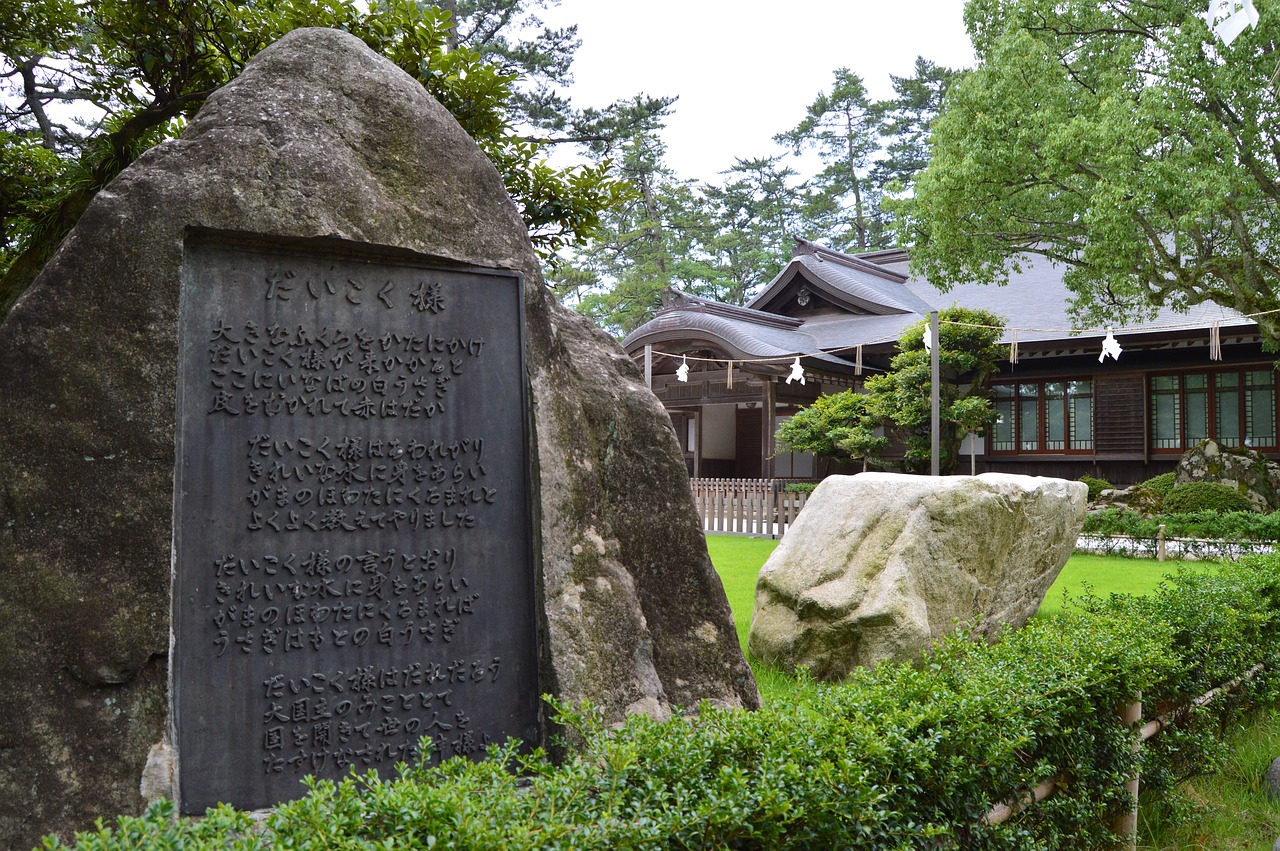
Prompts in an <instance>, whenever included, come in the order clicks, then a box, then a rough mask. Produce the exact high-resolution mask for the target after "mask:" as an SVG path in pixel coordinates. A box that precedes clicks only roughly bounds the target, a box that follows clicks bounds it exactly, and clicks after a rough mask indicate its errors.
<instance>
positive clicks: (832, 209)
mask: <svg viewBox="0 0 1280 851" xmlns="http://www.w3.org/2000/svg"><path fill="white" fill-rule="evenodd" d="M774 140H775V141H777V142H778V143H779V144H782V145H785V146H787V147H790V148H791V149H792V150H793V151H795V152H797V153H799V152H800V151H803V150H807V149H814V150H816V151H817V152H818V155H819V156H820V157H821V158H822V162H823V163H824V166H825V167H824V168H823V170H822V172H821V173H820V174H818V175H817V177H815V178H814V180H813V185H814V189H815V194H814V197H813V199H812V202H811V205H810V214H811V215H813V216H814V217H815V218H819V219H822V220H824V223H825V225H826V236H827V238H828V239H829V240H831V241H832V244H835V245H841V246H844V247H846V248H847V249H848V250H855V251H866V250H868V249H871V248H883V247H885V246H886V244H887V243H886V242H885V235H884V233H883V229H882V228H881V227H880V221H879V193H878V191H877V190H876V189H875V186H874V184H872V183H871V181H870V180H869V179H868V174H869V171H870V168H871V163H872V156H873V155H874V154H875V153H876V152H877V151H878V150H879V148H880V135H879V130H878V118H877V115H876V112H875V110H874V109H873V108H872V105H871V102H870V100H868V98H867V89H866V86H865V84H864V83H863V81H862V78H861V77H860V76H858V75H857V74H855V73H853V72H852V71H850V70H849V69H848V68H837V69H836V71H835V80H834V81H833V84H832V87H831V91H830V92H819V93H818V96H817V97H816V98H815V99H814V101H813V103H811V104H809V107H808V109H807V110H806V113H805V117H804V118H803V119H802V120H801V121H800V123H799V124H797V125H796V126H795V127H793V128H792V129H791V130H788V131H786V132H784V133H779V134H778V135H776V136H774Z"/></svg>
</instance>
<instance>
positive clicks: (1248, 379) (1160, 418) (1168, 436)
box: [1149, 369, 1276, 451]
mask: <svg viewBox="0 0 1280 851" xmlns="http://www.w3.org/2000/svg"><path fill="white" fill-rule="evenodd" d="M1149 387H1150V404H1151V441H1152V446H1153V448H1155V449H1157V450H1160V449H1164V450H1171V451H1185V450H1186V449H1188V448H1190V447H1192V446H1194V445H1195V444H1197V443H1199V442H1200V441H1201V440H1204V439H1205V438H1206V437H1212V438H1213V439H1214V440H1216V441H1218V442H1219V443H1221V444H1222V445H1223V446H1251V447H1260V448H1274V447H1275V446H1276V375H1275V373H1274V372H1273V371H1272V370H1269V369H1251V370H1222V371H1218V372H1200V373H1190V374H1187V375H1153V376H1151V379H1150V384H1149Z"/></svg>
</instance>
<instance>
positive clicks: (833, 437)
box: [776, 390, 889, 471]
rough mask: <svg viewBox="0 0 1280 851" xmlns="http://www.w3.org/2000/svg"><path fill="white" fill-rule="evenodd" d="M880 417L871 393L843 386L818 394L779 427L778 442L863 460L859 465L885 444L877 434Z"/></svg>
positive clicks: (834, 456) (831, 456)
mask: <svg viewBox="0 0 1280 851" xmlns="http://www.w3.org/2000/svg"><path fill="white" fill-rule="evenodd" d="M880 425H881V418H880V416H879V415H878V414H877V413H876V411H875V410H873V406H872V397H871V396H869V395H867V394H865V393H856V392H854V391H853V390H845V391H843V392H841V393H832V394H829V395H826V396H819V397H818V398H817V399H815V400H814V402H813V404H811V405H809V406H807V407H805V408H803V409H802V410H801V411H799V412H798V413H797V414H795V415H794V416H792V417H791V418H790V419H788V420H787V421H786V422H784V423H783V424H782V425H781V426H779V427H778V433H777V436H776V439H777V442H778V445H779V446H781V447H783V448H785V449H789V450H791V451H793V452H812V453H813V454H814V455H819V456H821V457H824V458H829V459H832V460H834V461H846V460H854V461H858V460H860V461H862V469H863V470H864V471H865V470H866V469H867V465H868V463H869V462H870V461H871V460H872V459H873V458H875V457H876V456H877V455H879V453H880V452H881V451H882V450H883V449H884V448H885V446H887V445H888V442H889V441H888V439H887V438H885V437H884V436H883V435H882V434H876V431H877V430H878V429H879V427H880Z"/></svg>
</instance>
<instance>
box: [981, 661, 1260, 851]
mask: <svg viewBox="0 0 1280 851" xmlns="http://www.w3.org/2000/svg"><path fill="white" fill-rule="evenodd" d="M1266 668H1267V664H1266V663H1265V662H1263V663H1259V664H1257V665H1254V666H1253V667H1252V668H1250V669H1249V670H1247V671H1245V672H1244V673H1243V674H1241V675H1240V676H1238V677H1236V678H1235V679H1233V680H1231V681H1230V682H1226V683H1223V684H1222V685H1220V686H1218V687H1217V688H1215V689H1211V690H1210V691H1208V692H1206V693H1205V694H1202V695H1200V696H1199V697H1197V698H1196V699H1195V700H1193V701H1191V702H1190V703H1188V704H1187V705H1186V706H1182V707H1179V708H1178V709H1174V710H1172V711H1171V712H1167V713H1165V714H1164V715H1161V716H1160V717H1158V718H1154V719H1152V720H1150V721H1148V722H1147V723H1146V724H1143V725H1142V726H1141V727H1137V725H1138V724H1139V723H1140V722H1141V721H1142V695H1141V694H1139V695H1138V699H1137V700H1136V701H1134V702H1133V703H1130V704H1126V705H1124V706H1121V707H1119V708H1118V709H1117V710H1116V712H1117V714H1118V715H1119V717H1120V721H1121V723H1123V724H1126V725H1128V726H1130V727H1134V728H1135V729H1136V733H1137V735H1136V737H1135V739H1134V742H1133V747H1134V750H1135V751H1136V750H1138V749H1140V748H1141V747H1142V743H1143V742H1145V741H1146V740H1147V739H1150V738H1151V737H1152V736H1154V735H1156V734H1157V733H1159V732H1161V731H1163V730H1164V729H1165V728H1166V727H1168V726H1169V725H1170V724H1172V723H1173V721H1174V719H1176V718H1179V717H1181V716H1185V715H1187V714H1189V713H1191V712H1194V711H1195V710H1197V709H1200V708H1202V707H1204V706H1207V705H1208V704H1210V703H1212V702H1213V701H1214V700H1215V699H1217V698H1218V697H1219V696H1221V695H1223V694H1226V693H1228V692H1230V691H1232V690H1234V689H1236V688H1238V687H1239V686H1240V685H1242V684H1243V683H1245V682H1247V681H1248V680H1251V679H1253V678H1254V677H1255V676H1257V675H1258V674H1259V673H1261V672H1262V671H1264V670H1266ZM1059 782H1060V781H1059V779H1058V778H1057V777H1050V778H1049V779H1048V780H1046V781H1044V782H1043V783H1041V784H1040V785H1039V786H1037V787H1036V788H1034V789H1031V790H1029V791H1028V792H1027V793H1026V794H1025V795H1024V796H1023V798H1022V799H1021V800H1018V801H1012V802H1010V803H1007V804H997V805H996V806H995V807H993V808H992V809H991V811H990V812H989V813H987V814H986V816H985V817H983V822H984V823H985V824H992V825H994V824H1000V823H1002V822H1005V821H1008V820H1009V819H1010V818H1012V817H1013V816H1014V815H1016V814H1017V813H1020V812H1022V811H1023V810H1024V809H1026V808H1027V807H1030V806H1032V805H1034V804H1037V803H1039V802H1040V801H1043V800H1044V799H1045V798H1048V797H1049V796H1050V795H1052V794H1053V793H1054V791H1055V790H1056V789H1057V787H1058V783H1059ZM1138 783H1139V778H1138V774H1137V773H1136V772H1135V773H1134V774H1133V776H1131V777H1130V778H1129V781H1128V783H1126V784H1125V790H1126V791H1127V792H1128V793H1129V794H1130V795H1131V796H1132V797H1133V802H1134V803H1133V809H1132V810H1129V811H1127V812H1123V813H1120V814H1119V815H1117V816H1116V818H1115V821H1113V822H1112V825H1111V830H1112V832H1113V833H1115V834H1116V835H1117V836H1120V837H1121V838H1122V841H1121V844H1120V845H1119V846H1118V847H1119V848H1121V849H1124V851H1132V849H1135V848H1136V847H1137V833H1138Z"/></svg>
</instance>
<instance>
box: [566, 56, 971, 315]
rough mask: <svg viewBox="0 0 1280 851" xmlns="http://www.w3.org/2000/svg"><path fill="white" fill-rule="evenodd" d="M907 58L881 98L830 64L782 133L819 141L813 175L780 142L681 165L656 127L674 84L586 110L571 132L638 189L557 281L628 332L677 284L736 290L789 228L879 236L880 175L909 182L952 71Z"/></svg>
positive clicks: (769, 260) (855, 242)
mask: <svg viewBox="0 0 1280 851" xmlns="http://www.w3.org/2000/svg"><path fill="white" fill-rule="evenodd" d="M915 71H916V73H915V75H914V76H911V77H894V78H892V79H893V85H894V91H895V97H894V98H892V99H890V100H888V101H883V102H876V103H872V102H870V101H869V100H868V98H867V94H866V91H865V87H863V85H862V81H861V78H859V77H858V76H857V75H856V74H853V73H852V72H850V71H848V69H841V70H840V71H838V72H837V73H836V85H835V86H834V87H833V88H832V90H831V92H830V93H820V94H819V96H818V98H817V99H816V100H815V102H814V103H813V104H811V105H810V107H809V108H808V110H807V112H806V117H805V118H804V119H803V120H802V121H801V122H800V124H799V125H798V126H797V127H796V128H794V129H793V130H791V131H789V132H787V133H783V134H779V136H778V137H777V140H778V141H779V142H781V143H783V144H784V145H785V147H786V148H787V149H789V150H791V151H796V152H798V151H802V150H806V149H809V148H816V149H818V150H819V151H820V152H821V153H822V156H823V159H824V161H825V163H826V165H825V167H824V169H823V171H822V173H821V174H819V175H817V176H816V177H813V178H811V179H808V180H805V179H803V178H802V176H801V175H800V174H798V173H797V172H796V171H795V169H793V168H792V167H791V166H790V165H789V164H787V162H786V161H785V159H784V157H785V154H778V155H774V156H755V157H743V156H737V157H735V158H734V159H733V161H732V164H731V165H730V166H729V167H728V168H726V169H725V170H724V171H721V172H720V174H719V177H718V179H715V180H706V181H693V180H682V179H680V178H679V177H677V176H676V175H675V174H674V173H673V172H672V171H671V170H670V168H669V167H668V166H667V164H666V162H665V148H664V146H663V143H662V140H661V133H662V130H663V126H664V124H665V121H666V119H667V118H668V115H669V112H670V110H671V109H672V108H673V107H674V99H672V98H666V99H658V98H651V99H647V103H646V102H645V101H644V100H641V99H637V100H635V101H632V102H620V103H618V104H614V105H613V106H611V107H610V108H608V109H606V110H604V111H602V112H601V113H599V114H595V113H593V111H591V110H584V111H583V112H582V113H581V114H580V115H579V117H578V118H577V119H575V120H574V121H573V122H571V123H570V124H569V125H566V127H567V129H568V132H570V133H571V134H576V137H577V138H580V139H585V140H589V146H590V148H591V150H592V151H593V152H594V154H595V155H596V156H597V157H605V156H609V157H612V160H613V163H614V169H615V171H614V174H615V175H616V176H617V177H618V178H619V179H621V180H625V181H628V182H629V183H630V184H632V185H633V186H634V187H635V188H636V195H635V196H634V197H633V198H631V199H629V202H628V203H624V204H623V205H621V206H619V207H617V208H615V209H613V210H610V211H609V212H608V213H606V215H605V216H604V220H603V226H602V227H601V228H600V230H599V231H598V233H597V236H596V238H594V239H593V240H592V241H591V242H590V243H588V244H586V245H579V246H576V247H575V249H574V252H573V257H572V258H571V262H569V263H565V264H562V265H561V266H560V267H559V268H558V269H556V270H555V271H554V273H553V276H554V280H555V286H556V289H557V292H558V293H559V295H560V296H561V298H562V299H563V300H564V301H566V302H567V303H570V304H572V305H574V306H576V307H577V308H578V309H579V310H581V311H583V312H585V313H587V314H589V315H590V316H592V317H593V318H594V319H595V320H596V321H597V322H598V323H600V324H601V325H602V326H603V327H605V328H608V329H609V330H611V331H613V332H615V333H619V334H625V333H627V332H628V331H630V330H632V329H634V328H636V327H637V326H639V325H641V324H643V323H644V322H645V321H647V320H648V319H651V318H652V317H653V314H654V313H655V312H656V311H657V310H658V309H659V307H660V306H661V304H662V298H663V294H664V293H666V292H667V291H668V290H670V289H671V288H673V287H674V288H679V289H681V290H684V291H686V292H690V293H693V294H695V295H699V296H703V297H706V298H711V299H715V300H716V301H722V302H726V303H729V304H745V303H746V302H747V301H748V300H750V298H751V297H752V296H754V295H755V294H756V293H757V292H759V290H760V289H761V288H762V287H763V286H764V285H765V284H767V283H768V282H769V281H770V280H772V279H773V278H774V276H775V275H777V274H778V272H780V271H781V270H782V268H783V267H784V266H785V265H786V264H787V261H788V260H789V259H790V257H791V249H792V247H793V245H794V241H793V237H797V236H800V237H804V238H806V239H812V240H816V241H819V242H822V243H825V244H827V245H831V246H833V247H836V248H838V249H844V250H855V251H856V250H862V249H864V248H883V247H886V246H887V245H888V241H887V240H888V232H887V230H886V222H887V221H888V216H889V211H888V210H886V209H885V208H884V207H883V206H882V205H881V203H880V199H881V196H882V194H883V191H884V188H885V187H886V185H890V186H893V187H896V188H898V189H902V188H903V187H910V185H911V183H912V181H913V180H914V177H915V175H916V173H917V172H918V171H919V170H920V169H921V168H923V165H924V162H925V160H926V159H927V151H928V136H929V128H930V125H931V122H932V120H933V118H934V116H935V115H936V114H937V110H938V108H939V105H940V104H941V101H942V97H943V95H944V93H945V91H946V88H947V86H948V85H949V84H950V82H951V80H952V79H953V78H954V77H955V75H956V72H954V71H951V70H949V69H946V68H942V67H941V66H938V65H935V64H934V63H931V62H928V61H927V60H925V59H918V60H917V61H916V68H915ZM851 128H852V129H853V131H854V135H853V136H852V137H851V136H850V135H849V134H850V132H851ZM597 136H599V137H601V139H602V140H601V141H590V140H592V139H594V138H595V137H597ZM850 145H852V146H853V155H852V159H851V158H850V154H849V151H850Z"/></svg>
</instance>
